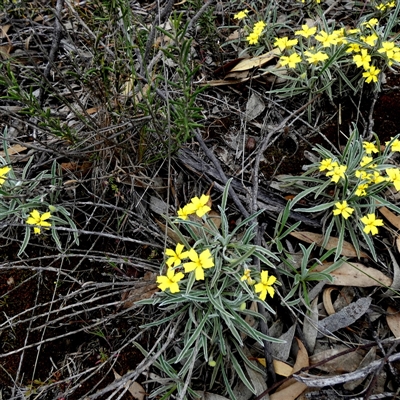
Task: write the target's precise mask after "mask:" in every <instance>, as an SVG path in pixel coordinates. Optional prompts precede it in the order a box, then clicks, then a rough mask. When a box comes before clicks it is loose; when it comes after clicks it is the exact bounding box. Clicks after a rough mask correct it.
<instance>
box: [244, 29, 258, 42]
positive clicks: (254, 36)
mask: <svg viewBox="0 0 400 400" xmlns="http://www.w3.org/2000/svg"><path fill="white" fill-rule="evenodd" d="M259 38H260V34H259V33H257V32H251V33H250V35H249V36H247V38H246V40H247V41H248V42H249V44H257V43H258V39H259Z"/></svg>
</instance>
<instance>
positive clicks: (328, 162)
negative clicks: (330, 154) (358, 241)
mask: <svg viewBox="0 0 400 400" xmlns="http://www.w3.org/2000/svg"><path fill="white" fill-rule="evenodd" d="M320 164H321V165H320V166H319V170H320V171H325V170H326V169H327V170H328V171H330V170H332V169H333V168H335V167H337V166H339V164H338V163H337V162H336V161H332V158H325V160H322V161H321V162H320Z"/></svg>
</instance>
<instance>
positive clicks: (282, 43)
mask: <svg viewBox="0 0 400 400" xmlns="http://www.w3.org/2000/svg"><path fill="white" fill-rule="evenodd" d="M297 43H298V40H297V39H291V40H290V39H289V38H288V37H287V36H285V37H282V38H276V39H275V43H274V46H277V47H279V50H280V51H284V50H286V49H291V48H292V47H293V46H295V45H296V44H297Z"/></svg>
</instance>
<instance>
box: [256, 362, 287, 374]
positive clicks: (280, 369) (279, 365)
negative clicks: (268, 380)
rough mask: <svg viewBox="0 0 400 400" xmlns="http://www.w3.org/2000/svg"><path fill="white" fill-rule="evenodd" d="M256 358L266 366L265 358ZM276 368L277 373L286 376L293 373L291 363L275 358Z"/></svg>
mask: <svg viewBox="0 0 400 400" xmlns="http://www.w3.org/2000/svg"><path fill="white" fill-rule="evenodd" d="M256 360H257V361H258V362H259V363H260V364H261V365H262V366H263V367H266V366H267V363H266V361H265V358H256ZM272 362H273V365H274V370H275V373H276V374H277V375H280V376H286V377H288V376H289V375H292V374H293V367H292V366H291V365H289V364H286V363H284V362H283V361H279V360H273V361H272Z"/></svg>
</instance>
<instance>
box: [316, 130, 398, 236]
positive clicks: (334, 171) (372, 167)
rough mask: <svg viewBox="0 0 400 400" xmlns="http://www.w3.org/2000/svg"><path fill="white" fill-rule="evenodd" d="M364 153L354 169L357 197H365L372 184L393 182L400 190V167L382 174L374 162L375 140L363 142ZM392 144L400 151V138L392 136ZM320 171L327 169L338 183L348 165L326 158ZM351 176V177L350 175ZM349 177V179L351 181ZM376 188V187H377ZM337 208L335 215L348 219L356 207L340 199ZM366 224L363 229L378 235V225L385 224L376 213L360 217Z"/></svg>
mask: <svg viewBox="0 0 400 400" xmlns="http://www.w3.org/2000/svg"><path fill="white" fill-rule="evenodd" d="M362 145H363V149H364V152H365V154H366V155H364V156H363V157H362V159H361V161H360V167H359V168H358V169H357V170H355V171H354V177H355V178H357V179H358V181H357V184H356V186H355V190H354V195H355V196H357V197H364V196H367V195H368V188H369V187H370V186H371V185H379V184H387V182H390V183H391V184H393V186H394V187H395V189H396V190H397V191H400V169H399V168H394V167H393V168H386V169H385V172H386V176H382V175H381V172H380V171H379V170H378V169H377V164H374V159H373V157H372V155H373V154H375V153H379V149H378V148H377V146H376V144H375V143H373V142H363V143H362ZM389 145H390V150H391V151H392V152H400V140H399V139H394V140H393V138H392V140H391V141H389V142H386V146H389ZM319 170H320V171H327V172H326V176H331V181H332V182H335V183H338V182H339V179H341V178H344V177H345V172H346V170H347V167H346V166H344V165H339V163H338V161H334V160H332V158H326V159H323V160H322V161H320V163H319ZM350 178H351V177H350ZM350 178H349V181H350ZM375 188H376V187H375ZM334 206H335V208H334V209H333V211H332V213H333V215H335V216H342V217H343V218H344V219H348V218H349V217H350V216H351V215H352V214H353V212H354V210H355V209H354V208H353V207H350V205H349V203H348V202H347V200H343V201H338V202H336V203H335V204H334ZM360 220H361V222H362V223H363V224H364V228H363V231H364V232H365V233H367V234H368V233H371V234H372V235H376V234H377V233H378V228H377V227H378V226H383V220H382V219H377V218H376V216H375V214H367V215H366V216H363V217H362V218H360Z"/></svg>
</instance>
